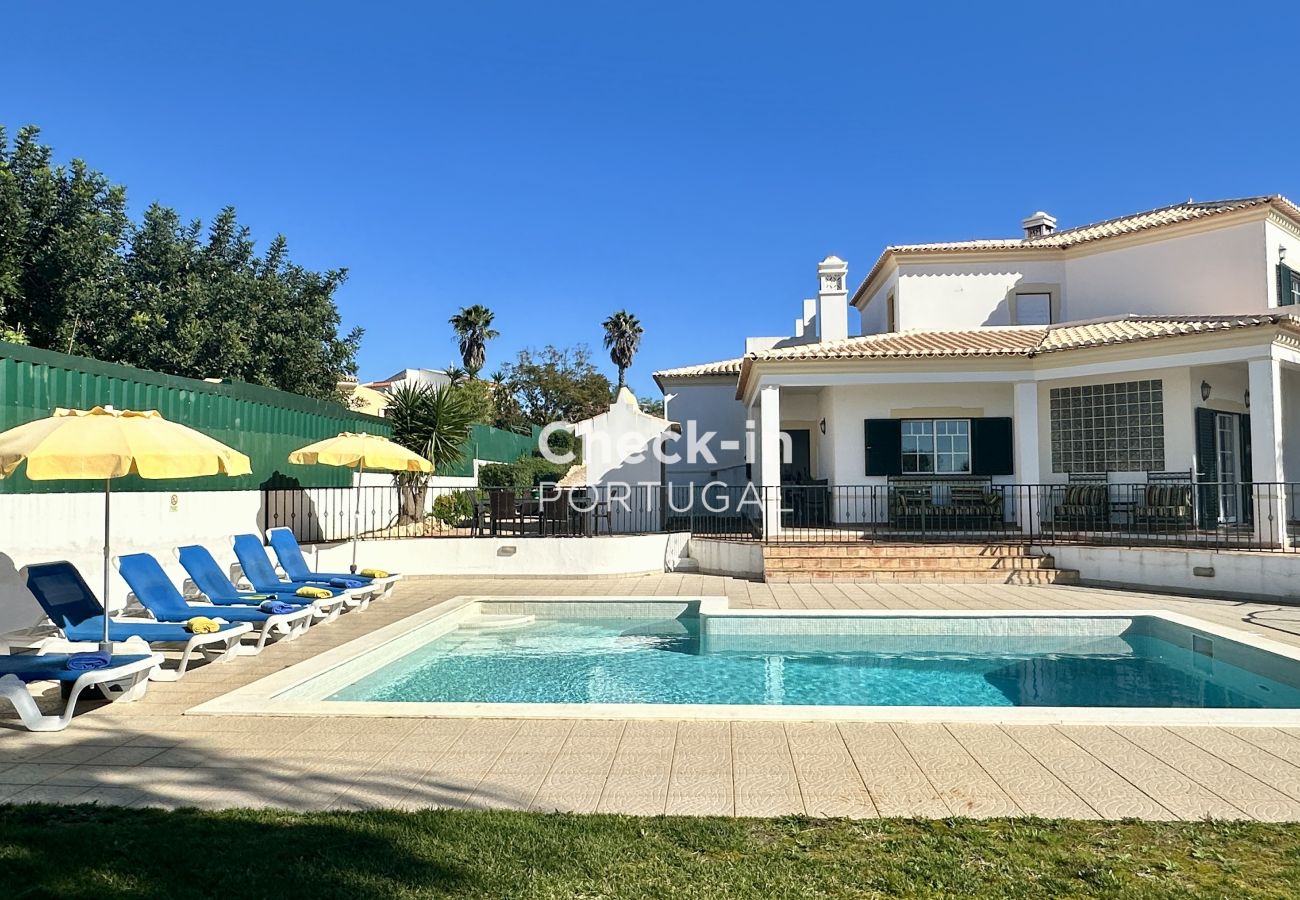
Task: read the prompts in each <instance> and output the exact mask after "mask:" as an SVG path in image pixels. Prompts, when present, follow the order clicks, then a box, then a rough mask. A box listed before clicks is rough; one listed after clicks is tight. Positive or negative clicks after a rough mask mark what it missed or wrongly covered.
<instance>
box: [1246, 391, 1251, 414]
mask: <svg viewBox="0 0 1300 900" xmlns="http://www.w3.org/2000/svg"><path fill="white" fill-rule="evenodd" d="M1246 409H1250V388H1246Z"/></svg>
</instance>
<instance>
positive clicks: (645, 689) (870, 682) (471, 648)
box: [328, 617, 1300, 709]
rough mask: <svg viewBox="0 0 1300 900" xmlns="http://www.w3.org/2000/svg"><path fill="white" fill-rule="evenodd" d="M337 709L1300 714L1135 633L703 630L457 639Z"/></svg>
mask: <svg viewBox="0 0 1300 900" xmlns="http://www.w3.org/2000/svg"><path fill="white" fill-rule="evenodd" d="M328 699H330V700H364V701H423V702H449V703H458V702H468V703H583V704H588V703H656V704H745V705H749V704H759V705H799V706H804V705H806V706H1082V707H1187V708H1227V709H1252V708H1275V709H1295V708H1300V690H1298V689H1297V688H1295V687H1292V686H1289V685H1286V684H1282V683H1280V682H1277V681H1273V680H1271V679H1268V678H1265V677H1263V676H1261V675H1259V674H1257V673H1254V672H1251V671H1248V670H1246V669H1242V668H1237V667H1235V666H1232V665H1228V664H1226V663H1224V662H1222V661H1221V660H1213V659H1207V658H1206V657H1205V656H1203V655H1198V654H1195V653H1193V652H1192V651H1191V650H1188V649H1186V648H1183V647H1178V646H1175V645H1174V644H1172V643H1168V642H1166V641H1163V640H1160V639H1158V638H1156V637H1152V636H1149V635H1146V634H1142V633H1140V631H1135V632H1134V633H1126V634H1123V635H1120V636H1107V637H1096V636H1086V637H1080V636H1070V635H1068V634H1046V635H1032V636H971V635H895V634H871V635H862V634H858V635H819V636H807V635H805V636H798V635H764V636H761V637H750V638H744V639H741V640H727V639H717V640H715V639H712V637H710V639H706V640H702V639H701V634H700V620H699V619H698V618H696V617H683V618H680V619H666V620H661V621H647V620H629V619H617V620H612V619H572V620H564V619H552V620H539V621H538V622H536V623H535V624H533V625H530V626H527V627H524V628H519V629H512V630H504V631H472V630H457V631H453V632H451V633H450V634H447V635H444V636H443V637H440V638H438V639H436V640H433V641H431V642H429V643H428V644H426V645H424V646H423V647H421V648H419V649H417V650H415V651H414V652H412V653H410V654H408V655H407V656H404V657H402V658H401V659H398V660H397V661H395V662H393V663H390V664H389V665H387V666H384V667H383V668H381V669H379V670H377V671H375V672H373V673H371V674H369V675H367V676H365V677H363V678H361V679H360V680H358V681H356V682H354V683H353V684H351V685H349V686H347V687H345V688H343V689H341V690H339V691H337V692H336V693H334V694H333V695H332V696H330V697H329V698H328Z"/></svg>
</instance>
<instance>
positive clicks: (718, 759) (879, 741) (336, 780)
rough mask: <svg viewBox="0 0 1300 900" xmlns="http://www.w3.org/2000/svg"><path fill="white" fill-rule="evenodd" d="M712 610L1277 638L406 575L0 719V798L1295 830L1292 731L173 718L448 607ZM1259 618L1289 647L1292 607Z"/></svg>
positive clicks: (701, 587)
mask: <svg viewBox="0 0 1300 900" xmlns="http://www.w3.org/2000/svg"><path fill="white" fill-rule="evenodd" d="M543 593H545V594H570V595H571V594H584V595H652V594H653V595H719V594H725V595H726V596H727V597H728V598H730V601H731V603H732V604H733V605H738V606H752V607H782V608H792V607H793V608H805V607H806V608H819V607H820V608H826V607H832V608H846V609H851V608H873V609H874V608H894V609H932V608H950V609H1013V608H1025V609H1039V608H1049V609H1061V608H1066V609H1108V608H1128V609H1133V608H1152V607H1159V608H1165V609H1172V610H1176V611H1179V612H1183V613H1186V614H1189V615H1193V616H1197V617H1200V618H1203V619H1206V620H1208V621H1211V622H1215V623H1218V624H1222V625H1229V626H1232V627H1237V628H1245V629H1247V630H1250V631H1254V632H1256V633H1260V634H1264V635H1267V636H1269V637H1272V638H1274V639H1277V640H1283V641H1289V642H1295V643H1300V636H1297V635H1296V634H1291V633H1288V632H1286V631H1279V630H1274V629H1269V628H1265V627H1262V626H1261V625H1258V624H1254V623H1252V622H1250V621H1247V616H1250V615H1251V614H1267V613H1268V611H1270V610H1277V609H1278V608H1277V607H1275V606H1269V605H1265V604H1256V603H1238V602H1226V601H1224V602H1219V601H1206V600H1192V599H1186V598H1174V597H1163V596H1153V595H1148V594H1129V593H1119V592H1112V591H1101V590H1093V589H1088V588H1060V587H1012V586H1001V585H901V584H893V585H854V584H808V585H800V584H789V585H766V584H759V583H753V582H746V581H740V580H736V579H727V578H719V577H710V576H701V575H659V576H649V577H644V578H610V579H590V580H574V581H564V580H559V579H548V580H536V581H533V580H493V579H450V578H446V579H437V578H428V579H408V580H407V581H406V582H405V583H403V584H402V585H400V586H399V588H398V590H397V592H395V594H394V595H393V597H391V598H389V599H388V600H387V601H385V602H383V603H381V604H376V605H375V606H373V607H372V608H371V609H370V610H369V611H366V612H363V613H351V614H348V615H345V616H344V617H343V618H341V619H340V620H339V621H337V622H334V623H332V624H330V625H328V626H325V627H319V628H313V629H312V630H311V631H310V632H309V633H308V634H307V635H306V636H305V637H303V638H302V639H300V640H298V641H296V642H293V643H290V644H283V645H277V646H272V647H270V648H268V649H267V650H266V652H264V653H263V654H262V655H261V656H259V657H253V658H243V659H238V660H236V661H234V662H233V663H230V664H226V665H219V666H205V667H202V668H199V669H196V670H193V671H192V673H191V674H190V675H188V676H187V677H186V678H185V679H184V680H183V681H181V682H179V683H174V684H153V685H152V686H151V687H150V690H149V695H148V696H147V697H146V698H145V699H144V700H143V701H141V702H138V703H124V704H117V705H112V706H104V707H101V708H98V709H93V710H90V711H87V712H86V713H84V714H82V715H80V716H78V717H77V719H76V720H75V721H74V722H73V724H72V726H71V727H70V728H69V729H68V730H67V731H65V732H62V733H60V734H52V735H40V734H29V733H27V732H25V731H22V730H20V729H19V728H18V727H17V726H16V725H15V720H14V719H13V718H12V716H11V715H10V713H9V710H8V709H7V708H6V709H5V710H3V712H0V715H2V716H4V718H0V801H6V800H7V801H10V802H22V801H24V800H32V801H38V800H39V801H57V802H100V803H112V804H123V805H160V806H199V807H224V806H277V807H285V808H290V809H317V808H331V807H332V808H365V807H402V808H415V807H424V806H433V805H438V806H460V807H488V806H494V807H510V808H519V809H525V808H526V809H538V810H557V809H558V810H577V811H602V812H624V813H646V814H657V813H670V814H678V813H682V814H697V813H699V814H703V813H717V814H724V815H732V814H735V815H778V814H784V813H798V812H806V813H809V814H812V815H836V816H838V815H846V816H876V815H881V816H948V815H969V816H1000V815H1039V816H1070V817H1079V818H1095V817H1103V818H1115V817H1120V816H1139V817H1144V818H1153V819H1199V818H1203V817H1205V816H1213V817H1216V818H1220V817H1221V818H1256V819H1268V820H1278V819H1287V820H1300V729H1257V728H1215V727H1196V728H1192V727H1175V728H1158V727H1129V726H1124V727H1103V726H1029V725H1018V726H997V725H975V724H962V725H938V724H924V725H922V724H874V723H872V724H867V723H838V724H837V723H798V722H795V723H774V722H752V723H751V722H708V721H672V720H663V721H626V722H625V721H599V720H578V721H569V720H528V721H521V720H508V719H478V720H466V719H428V720H421V719H373V718H364V719H363V718H355V719H353V718H346V717H332V718H314V719H313V718H255V717H211V716H183V715H182V713H183V712H184V711H185V710H186V709H189V708H190V707H192V706H194V705H196V704H198V703H200V702H202V701H205V700H208V699H211V698H212V697H214V696H217V695H219V694H223V693H225V692H227V691H229V690H232V689H233V688H235V687H238V686H240V685H243V684H247V683H249V682H251V681H254V680H256V679H258V678H261V677H263V676H264V675H266V674H268V673H271V672H274V671H278V670H279V669H281V668H284V667H286V666H290V665H293V664H294V663H297V662H299V661H300V660H302V659H304V658H306V657H308V656H311V655H314V654H316V653H319V652H320V651H322V650H324V649H327V648H330V647H333V646H336V645H338V644H340V643H343V642H345V641H348V640H351V639H353V638H355V637H357V636H358V635H360V634H362V633H364V632H367V631H369V630H372V629H374V628H377V627H379V626H381V625H385V624H388V623H390V622H393V621H395V620H397V619H400V618H402V617H405V616H407V615H410V614H411V613H413V612H416V611H418V610H420V609H423V608H425V607H426V606H428V605H430V603H432V602H436V601H440V600H444V599H447V598H450V597H453V596H456V595H458V594H497V595H505V594H525V595H527V594H543ZM1276 618H1279V619H1287V620H1289V624H1287V623H1283V625H1284V627H1286V628H1289V629H1291V630H1293V631H1297V632H1300V610H1297V609H1294V608H1292V609H1284V610H1283V611H1282V612H1281V613H1279V614H1278V615H1277V617H1276Z"/></svg>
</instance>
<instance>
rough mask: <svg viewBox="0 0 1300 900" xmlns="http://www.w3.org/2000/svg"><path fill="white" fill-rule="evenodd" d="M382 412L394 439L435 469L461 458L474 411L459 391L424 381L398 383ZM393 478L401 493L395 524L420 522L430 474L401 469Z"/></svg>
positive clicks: (467, 441) (443, 467) (467, 439)
mask: <svg viewBox="0 0 1300 900" xmlns="http://www.w3.org/2000/svg"><path fill="white" fill-rule="evenodd" d="M384 415H385V417H386V418H387V419H388V421H389V422H390V423H391V424H392V426H393V440H394V441H396V442H397V443H399V444H401V445H402V446H403V447H405V448H406V449H408V450H414V451H415V452H416V453H418V454H420V455H421V456H423V457H424V458H425V459H427V460H428V461H429V462H431V463H433V467H434V471H435V472H436V471H438V470H439V469H445V468H446V467H448V466H451V465H455V464H456V463H458V462H460V461H461V459H462V458H463V457H464V455H465V447H466V445H467V444H468V443H469V435H470V428H471V426H472V425H473V423H474V413H473V410H472V409H471V408H470V406H469V404H468V403H466V401H465V397H464V396H463V394H462V393H461V392H460V391H453V390H449V389H448V387H440V388H432V387H430V386H429V385H427V384H403V385H399V386H398V387H397V389H396V390H394V391H393V393H392V394H391V395H390V396H389V400H388V408H387V409H385V410H384ZM395 477H396V478H397V486H398V489H399V492H400V494H401V511H400V513H399V514H398V522H397V524H399V525H405V524H408V523H410V522H419V521H421V520H422V519H423V518H424V499H425V494H426V493H427V492H428V486H429V475H428V474H426V473H424V472H401V473H399V474H397V475H396V476H395Z"/></svg>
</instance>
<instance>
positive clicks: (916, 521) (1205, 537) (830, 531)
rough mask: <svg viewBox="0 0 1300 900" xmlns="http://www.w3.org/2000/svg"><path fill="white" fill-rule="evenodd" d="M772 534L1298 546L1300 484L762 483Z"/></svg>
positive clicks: (800, 538)
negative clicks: (784, 484) (789, 484)
mask: <svg viewBox="0 0 1300 900" xmlns="http://www.w3.org/2000/svg"><path fill="white" fill-rule="evenodd" d="M758 494H759V498H760V499H759V501H758V505H759V506H760V507H761V508H762V509H763V511H764V515H763V521H765V522H769V523H774V522H778V521H779V523H780V524H779V525H778V526H776V527H772V526H771V525H769V526H768V527H765V528H764V530H763V540H766V541H769V542H776V541H781V542H795V543H799V542H805V543H837V542H844V541H869V542H871V541H877V542H878V541H903V542H909V541H910V542H939V543H943V542H949V543H961V542H979V543H987V542H1019V543H1035V544H1048V545H1050V544H1093V545H1106V546H1133V547H1138V546H1171V547H1189V548H1200V549H1214V550H1268V551H1278V550H1286V551H1295V550H1296V547H1295V538H1296V537H1297V532H1298V531H1300V523H1298V522H1297V521H1296V520H1297V500H1300V484H1296V483H1259V482H1254V483H1247V482H1208V483H1207V482H1193V481H1189V480H1183V481H1178V480H1174V479H1159V480H1153V481H1151V482H1146V483H1141V482H1139V483H1124V484H1105V483H1095V484H1082V483H1070V484H991V483H988V482H963V481H960V480H947V479H931V480H928V481H927V480H925V479H911V480H908V481H907V482H906V483H896V484H887V485H811V486H810V485H798V486H783V487H780V488H763V489H759V491H758Z"/></svg>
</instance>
